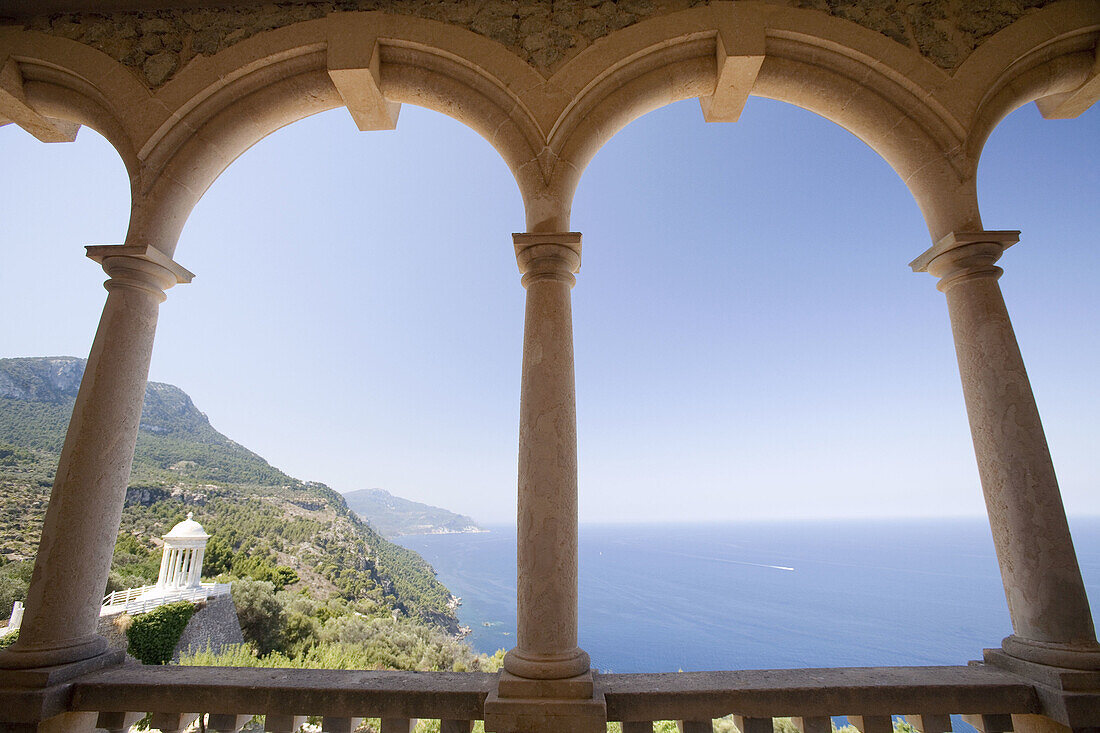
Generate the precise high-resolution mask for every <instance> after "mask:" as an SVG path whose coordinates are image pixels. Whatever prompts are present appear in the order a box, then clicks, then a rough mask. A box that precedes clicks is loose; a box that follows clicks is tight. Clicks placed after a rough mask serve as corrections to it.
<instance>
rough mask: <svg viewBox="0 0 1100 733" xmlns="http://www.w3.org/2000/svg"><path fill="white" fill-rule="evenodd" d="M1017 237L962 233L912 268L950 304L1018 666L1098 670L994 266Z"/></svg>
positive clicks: (1096, 649)
mask: <svg viewBox="0 0 1100 733" xmlns="http://www.w3.org/2000/svg"><path fill="white" fill-rule="evenodd" d="M1018 240H1019V232H1015V231H1007V232H1006V231H986V232H954V233H952V234H949V235H947V236H946V237H944V238H943V239H942V240H940V241H939V242H938V243H937V244H936V245H935V246H934V247H932V248H931V249H929V250H928V251H927V252H925V253H924V254H922V255H921V256H920V257H918V258H917V259H916V260H914V261H913V263H911V266H912V268H913V270H914V271H917V272H929V273H931V274H932V275H934V276H936V277H938V278H940V281H939V284H938V288H939V290H941V291H942V292H943V293H944V294H945V295H946V296H947V308H948V312H949V314H950V317H951V330H952V333H953V335H954V339H955V351H956V354H957V356H958V361H959V372H960V374H961V376H962V387H963V395H964V397H965V400H966V411H967V415H968V417H969V420H970V431H971V434H972V436H973V439H974V452H975V454H976V456H977V461H978V473H979V475H980V478H981V483H982V491H983V493H984V495H985V503H986V509H987V511H988V513H989V524H990V528H991V529H992V531H993V542H994V545H995V547H996V551H997V559H998V562H999V563H1000V568H1001V578H1002V581H1003V583H1004V589H1005V596H1006V597H1007V599H1008V609H1009V613H1010V615H1011V618H1012V628H1013V635H1012V636H1009V637H1008V638H1006V639H1005V640H1004V644H1003V648H1004V651H1005V652H1006V653H1007V654H1009V655H1010V656H1013V657H1016V658H1019V659H1024V660H1027V661H1030V662H1036V663H1039V664H1048V665H1054V666H1060V667H1072V668H1078V669H1098V668H1100V645H1097V642H1096V632H1095V629H1094V627H1093V620H1092V613H1091V611H1090V610H1089V603H1088V598H1087V597H1086V595H1085V587H1084V583H1083V581H1082V579H1081V571H1080V568H1079V566H1078V563H1077V556H1076V554H1075V552H1074V549H1073V539H1072V538H1071V536H1070V531H1069V525H1068V523H1067V522H1066V513H1065V508H1064V507H1063V505H1062V497H1061V493H1060V492H1059V490H1058V480H1057V478H1056V477H1055V474H1054V464H1053V463H1052V461H1051V458H1050V451H1049V449H1048V448H1047V442H1046V437H1045V435H1044V433H1043V426H1042V423H1041V422H1040V420H1039V411H1038V409H1037V407H1036V405H1035V396H1034V395H1033V393H1032V391H1031V384H1030V382H1029V381H1028V378H1027V372H1026V370H1025V368H1024V362H1023V359H1022V357H1021V356H1020V349H1019V346H1018V345H1017V343H1016V335H1015V333H1014V332H1013V330H1012V323H1011V321H1010V320H1009V317H1008V311H1007V309H1006V308H1005V303H1004V298H1003V297H1002V296H1001V289H1000V286H999V285H998V284H997V279H998V278H999V277H1000V276H1001V273H1002V272H1003V271H1002V270H1001V268H999V267H997V266H996V265H995V264H994V263H996V262H997V260H998V259H999V258H1000V256H1001V254H1002V253H1003V252H1004V250H1006V249H1007V248H1008V247H1010V246H1012V245H1013V244H1015V243H1016V242H1017V241H1018Z"/></svg>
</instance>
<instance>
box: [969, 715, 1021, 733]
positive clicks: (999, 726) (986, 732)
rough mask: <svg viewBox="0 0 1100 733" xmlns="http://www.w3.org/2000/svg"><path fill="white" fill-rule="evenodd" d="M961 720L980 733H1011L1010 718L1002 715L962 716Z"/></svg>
mask: <svg viewBox="0 0 1100 733" xmlns="http://www.w3.org/2000/svg"><path fill="white" fill-rule="evenodd" d="M962 719H963V720H964V721H966V722H967V723H969V724H970V725H972V726H974V727H975V728H977V729H978V730H980V731H981V733H1011V731H1012V716H1011V715H1005V714H1003V713H997V714H994V715H964V716H962Z"/></svg>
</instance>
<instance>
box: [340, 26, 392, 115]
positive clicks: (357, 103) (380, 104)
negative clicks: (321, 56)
mask: <svg viewBox="0 0 1100 733" xmlns="http://www.w3.org/2000/svg"><path fill="white" fill-rule="evenodd" d="M329 28H330V31H329V39H328V75H329V78H331V79H332V83H333V84H335V85H336V91H337V92H339V94H340V98H341V99H343V100H344V104H345V105H346V106H347V108H348V112H350V113H351V118H352V119H353V120H355V125H356V127H358V128H359V129H360V130H362V131H364V132H367V131H370V130H393V129H396V128H397V116H398V114H400V112H401V104H400V102H391V101H389V100H387V99H386V98H385V97H384V96H382V86H381V81H382V73H381V69H382V61H381V44H380V43H379V42H378V39H377V38H376V37H374V36H373V35H372V34H364V33H358V32H356V31H358V30H360V29H361V26H360V24H358V23H331V24H330V25H329Z"/></svg>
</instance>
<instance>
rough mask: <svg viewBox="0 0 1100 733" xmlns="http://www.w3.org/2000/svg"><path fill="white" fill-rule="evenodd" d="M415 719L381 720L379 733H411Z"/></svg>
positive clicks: (414, 725)
mask: <svg viewBox="0 0 1100 733" xmlns="http://www.w3.org/2000/svg"><path fill="white" fill-rule="evenodd" d="M416 721H417V719H416V718H382V731H381V733H412V731H413V728H415V727H416Z"/></svg>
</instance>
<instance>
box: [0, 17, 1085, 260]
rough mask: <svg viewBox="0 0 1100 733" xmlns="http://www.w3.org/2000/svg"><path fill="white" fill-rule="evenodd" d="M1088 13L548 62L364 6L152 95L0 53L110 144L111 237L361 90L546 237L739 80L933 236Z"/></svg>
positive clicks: (173, 214) (1059, 89)
mask: <svg viewBox="0 0 1100 733" xmlns="http://www.w3.org/2000/svg"><path fill="white" fill-rule="evenodd" d="M1094 8H1095V6H1094V5H1091V4H1090V3H1089V2H1088V0H1065V1H1064V2H1058V3H1054V4H1052V5H1049V6H1047V7H1046V8H1043V9H1042V10H1040V11H1037V12H1035V13H1032V14H1030V15H1027V16H1025V17H1024V18H1022V19H1020V20H1018V21H1017V22H1016V23H1014V24H1013V25H1011V26H1009V27H1007V28H1005V29H1003V30H1001V31H1000V32H999V33H998V34H997V35H995V36H994V37H993V38H991V39H989V40H988V41H987V42H986V43H984V44H983V45H982V46H980V47H979V48H978V49H977V50H975V51H974V52H973V53H972V54H970V56H969V57H968V58H967V59H966V61H965V62H964V63H963V64H962V65H961V66H959V67H958V68H957V69H956V70H955V72H954V73H953V74H949V73H948V72H946V71H945V70H943V69H942V68H940V67H939V66H936V65H935V64H934V63H932V62H931V61H930V60H928V59H927V58H925V57H923V56H921V55H920V53H918V52H917V51H916V50H914V49H911V48H908V47H906V46H903V45H901V44H900V43H898V42H896V41H894V40H891V39H890V38H887V37H886V36H883V35H881V34H880V33H877V32H875V31H873V30H870V29H868V28H865V27H863V26H860V25H857V24H856V23H854V22H851V21H847V20H842V19H839V18H836V17H832V16H829V15H827V14H825V13H822V12H820V11H816V10H807V9H796V8H788V7H779V6H774V5H767V4H761V3H714V4H712V5H708V6H705V7H698V8H693V9H688V10H682V11H677V12H673V13H669V14H667V15H661V16H659V17H654V18H650V19H648V20H643V21H641V22H638V23H635V24H633V25H630V26H628V27H626V28H623V29H621V30H619V31H616V32H614V33H611V34H610V35H608V36H605V37H603V38H600V39H598V40H597V41H595V42H594V43H592V44H591V45H589V46H588V47H587V48H584V49H583V50H582V51H580V52H579V53H576V54H574V55H573V56H572V57H571V58H568V59H567V60H566V61H565V62H564V63H563V64H562V65H561V66H560V67H559V68H557V69H556V70H555V71H554V72H553V73H552V74H549V75H546V74H544V73H540V72H539V71H538V70H536V69H535V68H534V67H532V66H531V65H529V64H528V63H526V62H525V61H524V60H522V59H521V58H519V57H518V56H516V55H514V53H513V52H512V51H510V50H509V49H508V48H506V47H505V46H502V45H500V44H499V43H497V42H496V41H493V40H490V39H488V38H486V37H484V36H481V35H478V34H477V33H474V32H472V31H470V30H467V29H465V28H460V27H457V26H454V25H449V24H446V23H441V22H437V21H433V20H427V19H423V18H417V17H412V16H398V15H390V14H387V13H384V12H378V11H372V12H350V13H334V14H331V15H328V16H326V17H323V18H318V19H314V20H305V21H300V22H297V23H294V24H291V25H287V26H283V27H280V28H277V29H274V30H270V31H266V32H263V33H260V34H257V35H254V36H252V37H250V38H247V39H245V40H243V41H241V42H239V43H236V44H233V45H231V46H229V47H227V48H224V49H223V50H221V51H219V52H218V53H217V54H215V55H213V56H197V57H195V58H194V59H193V60H192V61H191V62H190V63H188V65H187V66H186V67H184V68H183V69H181V70H180V71H179V72H178V73H177V74H175V76H173V77H172V78H171V79H170V80H169V81H167V83H165V84H164V85H163V86H161V87H159V88H157V89H156V90H155V91H153V90H150V89H148V88H146V87H145V86H144V85H143V84H142V83H141V82H140V81H138V80H137V78H136V77H134V76H133V75H132V74H131V73H130V72H129V71H127V70H126V69H125V68H124V67H123V66H122V65H121V64H120V63H119V62H117V61H115V60H113V59H111V58H110V57H108V56H107V55H106V54H104V53H102V52H99V51H96V50H94V49H92V48H90V47H88V46H84V45H82V44H79V43H76V42H74V41H69V40H65V39H61V38H56V37H52V36H48V35H45V34H42V33H38V32H33V31H21V30H14V29H10V30H9V29H4V30H3V31H0V57H6V56H10V57H11V58H12V59H15V61H16V62H17V63H18V65H19V69H20V71H21V73H22V74H23V77H24V80H25V85H24V86H25V91H26V95H27V101H28V104H30V105H32V106H33V107H34V108H36V109H37V110H39V111H40V112H41V113H42V114H46V115H51V116H56V117H59V118H64V119H69V120H72V121H74V122H78V123H80V124H88V125H90V126H92V127H94V128H95V129H97V130H99V131H100V132H101V133H103V134H104V136H105V137H107V139H108V140H110V141H111V142H112V144H113V145H114V146H115V147H116V149H118V150H119V153H120V155H121V156H122V157H123V160H124V162H125V163H126V166H127V169H128V171H129V172H130V176H131V182H132V188H133V200H134V205H133V209H134V211H133V217H132V221H131V227H130V231H129V233H128V235H127V241H128V242H129V243H132V244H136V243H139V242H146V243H154V244H155V246H157V247H158V248H161V249H162V250H163V251H165V252H166V253H168V254H171V253H172V251H173V250H174V247H175V242H176V239H177V238H178V235H179V232H180V230H181V229H182V227H183V224H184V222H185V221H186V218H187V216H188V214H189V213H190V210H191V208H192V207H193V206H194V205H195V203H197V201H198V200H199V198H200V197H201V196H202V194H203V192H205V190H206V189H207V188H208V187H209V185H210V184H211V183H212V182H213V181H214V180H215V179H216V178H217V176H218V175H219V174H220V173H221V172H222V171H223V170H224V169H225V168H226V167H227V166H228V165H229V164H230V163H231V162H232V161H233V160H234V159H235V158H236V157H237V156H238V155H240V154H241V153H242V152H244V151H245V150H246V149H247V148H248V147H250V146H251V145H253V144H255V143H256V142H257V141H258V140H260V139H262V138H263V137H264V136H266V135H267V134H270V133H271V132H272V131H274V130H276V129H278V128H279V127H282V126H284V125H286V124H289V123H291V122H294V121H295V120H298V119H301V118H303V117H306V116H308V115H311V114H314V113H317V112H320V111H323V110H326V109H331V108H333V107H338V106H347V105H351V107H356V106H357V105H363V104H366V105H367V106H368V107H369V106H370V104H372V103H373V104H374V105H375V108H373V109H366V110H365V112H364V110H362V109H352V114H353V117H357V119H359V116H362V115H364V114H365V115H366V116H368V117H369V116H371V115H374V116H375V118H377V119H375V120H374V122H373V123H372V122H369V121H368V123H367V125H366V126H367V128H368V129H370V125H371V124H378V125H379V126H380V127H387V126H392V124H387V122H389V123H392V120H387V119H386V115H387V114H390V113H391V112H392V110H390V109H389V106H392V104H393V103H404V102H408V103H411V104H417V105H420V106H424V107H428V108H430V109H433V110H436V111H439V112H442V113H444V114H447V115H450V116H452V117H454V118H456V119H458V120H459V121H460V122H462V123H464V124H466V125H467V126H469V127H471V128H472V129H474V130H475V131H477V132H478V133H479V134H481V135H482V136H483V137H484V138H485V139H486V140H487V141H488V142H489V143H490V144H491V145H493V147H494V148H495V149H496V150H497V151H498V153H499V154H500V155H501V156H502V158H503V159H504V160H505V162H506V163H507V165H508V166H509V168H510V169H511V170H512V172H513V175H514V176H515V178H516V181H517V185H518V187H519V189H520V193H521V195H522V197H523V200H524V204H525V207H526V210H527V223H528V230H529V231H532V232H539V231H543V232H549V231H565V230H567V229H568V228H569V211H570V208H571V201H572V196H573V192H574V191H575V189H576V186H577V183H578V182H579V179H580V176H581V175H582V174H583V171H584V169H585V166H586V165H587V164H588V162H589V161H590V160H591V158H592V157H593V156H594V155H595V153H596V152H597V151H598V150H599V148H600V147H601V146H602V145H603V144H604V143H605V142H606V141H607V140H608V139H610V137H611V136H612V135H614V133H615V132H617V131H618V130H619V129H621V128H622V127H623V126H625V125H626V124H628V123H629V122H630V121H631V120H633V119H635V118H637V117H638V116H639V115H641V114H644V113H645V112H647V111H650V110H652V109H655V108H656V107H659V106H662V105H665V104H668V103H670V102H672V101H676V100H680V99H685V98H688V97H700V98H701V99H706V100H709V102H707V103H705V104H704V106H705V107H706V106H707V105H708V104H709V106H710V109H711V112H710V114H709V116H710V117H711V118H712V119H735V118H736V115H737V113H738V112H739V108H740V104H743V102H744V97H747V96H748V95H749V94H750V93H751V94H756V95H760V96H765V97H770V98H773V99H778V100H781V101H785V102H788V103H791V104H795V105H797V106H799V107H802V108H805V109H808V110H810V111H812V112H815V113H817V114H819V115H822V116H824V117H826V118H827V119H830V120H832V121H833V122H835V123H837V124H839V125H840V126H842V127H844V128H845V129H846V130H848V131H849V132H852V133H853V134H854V135H856V136H857V137H859V138H860V139H861V140H863V141H864V142H866V143H867V144H868V145H869V146H870V147H872V149H874V150H875V151H876V152H878V153H879V154H880V155H881V156H882V157H883V158H884V159H885V160H886V161H887V163H888V164H890V165H891V167H893V168H894V170H895V171H897V173H898V174H899V175H900V176H901V178H902V179H903V180H904V181H905V183H906V185H907V186H908V187H909V189H910V191H911V192H912V194H913V196H914V197H915V199H916V201H917V203H918V205H919V206H920V207H921V209H922V211H923V212H924V215H925V219H926V221H927V223H928V227H929V230H930V233H931V234H932V237H933V239H938V238H940V237H942V236H944V235H945V234H946V233H948V232H950V231H953V230H974V229H980V228H981V219H980V215H979V213H978V208H977V197H976V187H975V181H974V177H975V171H976V167H977V158H978V156H979V155H980V149H981V145H982V143H983V142H984V140H985V138H986V137H987V136H988V133H989V131H990V130H992V128H993V127H994V126H995V125H996V123H997V122H998V121H999V120H1000V119H1001V118H1003V116H1004V115H1005V114H1007V112H1008V111H1010V110H1011V109H1013V108H1014V107H1015V106H1019V105H1020V104H1022V103H1025V102H1027V101H1031V100H1032V99H1037V98H1055V97H1057V96H1058V95H1065V94H1067V93H1073V92H1074V90H1077V89H1079V88H1081V87H1082V86H1084V85H1087V84H1088V83H1090V82H1089V81H1088V80H1089V79H1091V78H1092V75H1094V74H1095V62H1094V58H1095V53H1096V52H1095V48H1096V38H1097V36H1100V20H1095V22H1093V23H1091V24H1090V23H1088V22H1086V23H1082V18H1085V19H1086V20H1087V19H1089V18H1092V17H1093V16H1095V10H1094ZM731 69H733V72H732V73H733V76H734V77H735V79H734V82H733V83H732V84H731V83H730V82H729V79H728V78H727V77H728V75H729V73H730V70H731ZM343 71H350V72H352V73H353V75H354V76H355V79H356V81H355V84H357V85H358V86H359V87H360V88H359V89H352V91H351V96H352V97H355V95H356V94H357V93H358V92H363V93H364V94H365V95H366V96H368V97H369V96H370V95H372V94H373V99H368V100H367V101H366V102H364V100H363V99H362V98H352V99H351V100H350V101H349V99H348V98H347V97H349V93H348V90H347V89H346V88H345V89H342V88H340V85H338V84H337V83H336V82H335V79H336V78H337V77H336V76H334V73H338V72H343ZM547 73H548V72H547ZM739 75H740V76H739ZM353 86H354V85H353ZM720 97H721V99H720ZM716 100H717V101H716ZM723 105H724V107H725V108H729V109H725V111H724V112H722V111H721V110H719V112H715V111H714V110H715V108H716V107H723ZM730 109H732V113H731V111H730ZM723 115H725V116H724V117H723ZM360 126H361V127H363V126H364V124H363V122H362V121H361V120H360Z"/></svg>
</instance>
